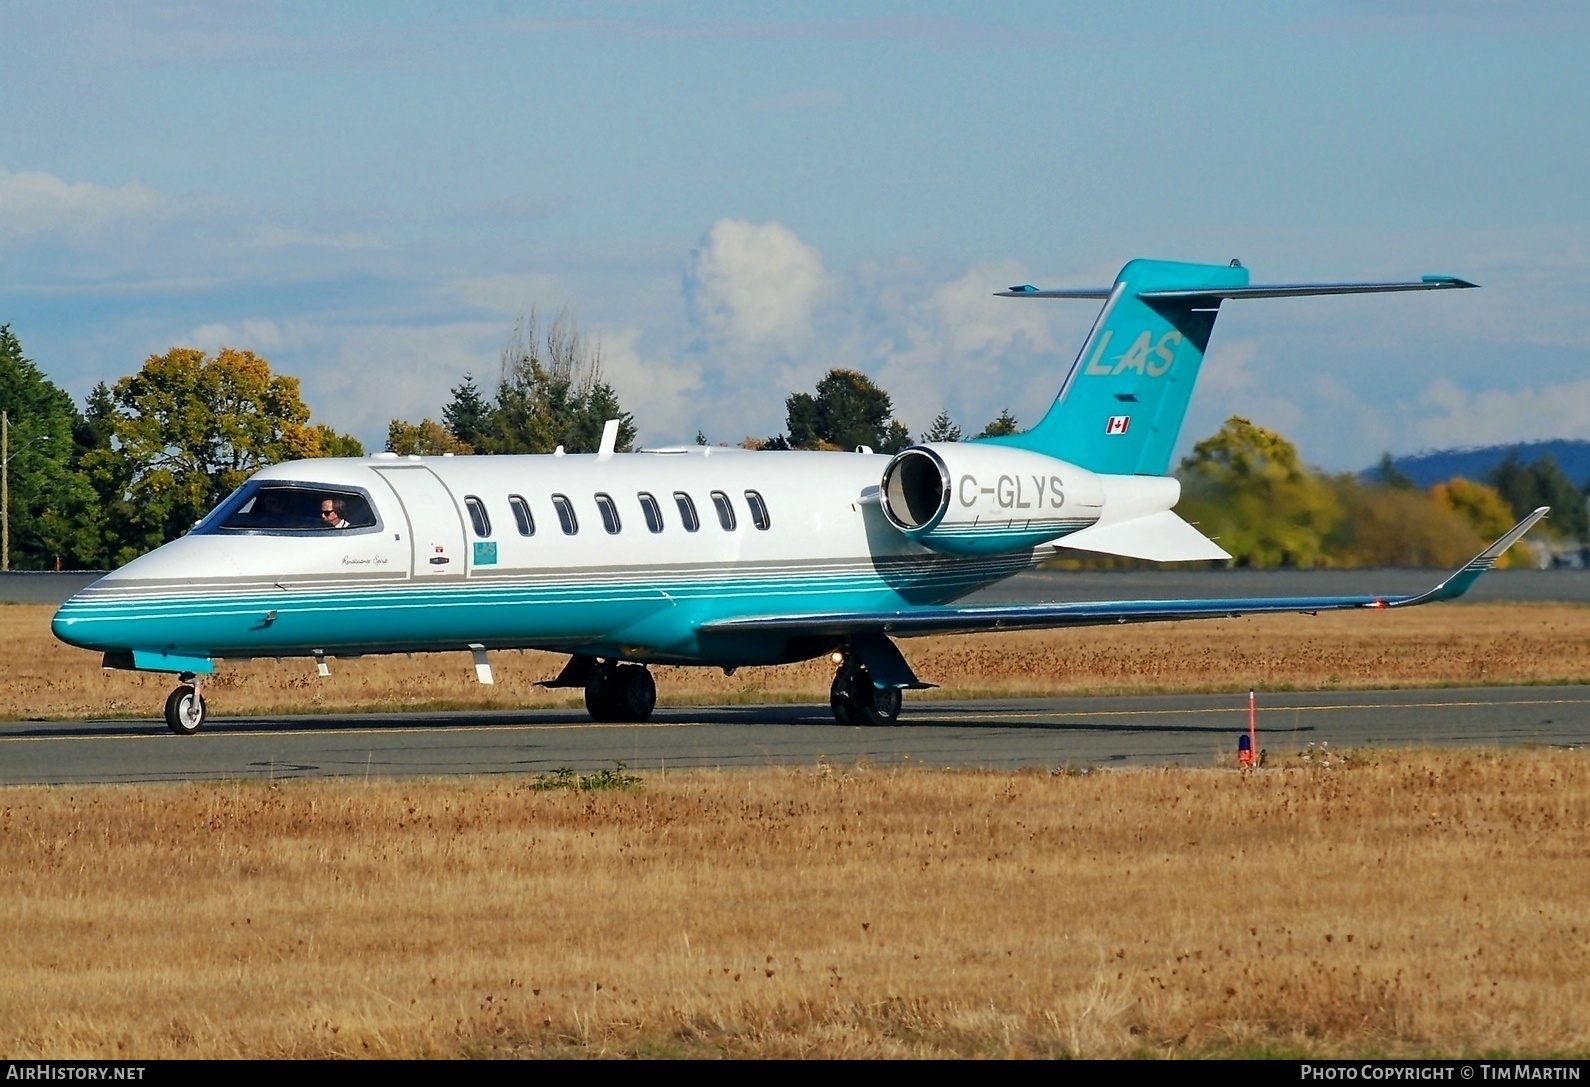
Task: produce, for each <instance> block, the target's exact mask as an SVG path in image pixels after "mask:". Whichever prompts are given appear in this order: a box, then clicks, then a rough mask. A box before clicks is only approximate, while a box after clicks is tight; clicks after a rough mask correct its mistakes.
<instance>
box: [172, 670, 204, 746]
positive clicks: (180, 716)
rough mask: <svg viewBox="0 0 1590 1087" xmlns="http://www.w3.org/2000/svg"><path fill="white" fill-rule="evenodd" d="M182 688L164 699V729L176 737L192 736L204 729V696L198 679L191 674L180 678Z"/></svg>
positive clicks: (185, 674) (188, 673)
mask: <svg viewBox="0 0 1590 1087" xmlns="http://www.w3.org/2000/svg"><path fill="white" fill-rule="evenodd" d="M181 680H182V686H180V687H178V688H177V689H176V690H174V691H172V692H171V697H169V698H167V699H166V727H168V728H169V729H171V731H172V732H175V733H176V734H177V735H178V736H192V735H193V734H194V733H195V732H198V731H199V729H200V728H202V727H204V718H205V705H204V695H203V694H202V693H201V692H200V685H199V677H198V676H196V675H194V674H193V673H191V672H187V673H184V674H183V675H182V676H181Z"/></svg>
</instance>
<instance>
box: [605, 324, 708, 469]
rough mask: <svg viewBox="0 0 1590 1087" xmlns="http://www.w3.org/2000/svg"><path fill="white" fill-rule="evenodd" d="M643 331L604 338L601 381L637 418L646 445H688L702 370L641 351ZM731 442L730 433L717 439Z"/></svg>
mask: <svg viewBox="0 0 1590 1087" xmlns="http://www.w3.org/2000/svg"><path fill="white" fill-rule="evenodd" d="M639 341H640V331H639V330H638V329H633V328H627V329H622V330H620V331H619V332H617V333H613V332H607V333H603V335H602V379H603V380H604V381H606V382H607V383H608V384H610V385H612V386H613V391H614V392H616V393H617V394H618V402H619V403H620V404H622V405H624V407H625V409H626V410H628V411H630V412H631V413H633V414H634V416H635V424H636V427H637V428H638V430H639V431H640V433H639V440H640V442H641V444H643V445H670V444H674V443H678V442H687V441H689V440H690V438H691V436H692V435H694V433H695V428H694V426H692V422H693V420H694V418H695V415H696V413H697V412H698V411H699V410H700V407H701V368H700V366H699V365H697V364H695V363H692V362H689V361H685V362H680V361H676V360H674V359H671V358H666V357H656V356H645V355H642V354H641V353H640V351H639V350H638V349H637V346H636V345H637V344H638V343H639ZM717 437H718V438H719V439H720V440H727V435H718V436H717Z"/></svg>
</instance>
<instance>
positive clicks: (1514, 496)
mask: <svg viewBox="0 0 1590 1087" xmlns="http://www.w3.org/2000/svg"><path fill="white" fill-rule="evenodd" d="M1486 479H1487V482H1489V483H1490V484H1491V485H1492V486H1494V487H1495V488H1496V490H1497V491H1498V492H1499V493H1500V494H1501V496H1502V498H1503V499H1505V500H1506V501H1507V504H1508V505H1509V506H1511V507H1512V509H1513V516H1514V517H1515V518H1521V517H1523V516H1524V515H1525V514H1527V513H1529V511H1531V510H1533V509H1536V508H1537V507H1540V506H1550V507H1551V518H1550V520H1549V521H1548V522H1547V524H1548V525H1549V527H1550V528H1551V530H1552V531H1553V532H1555V533H1557V534H1558V535H1559V536H1565V537H1568V538H1570V539H1574V540H1584V539H1586V538H1587V537H1590V516H1587V515H1586V512H1585V500H1584V495H1583V494H1581V493H1580V491H1579V488H1578V487H1575V486H1574V485H1573V481H1572V480H1570V479H1569V478H1568V477H1567V476H1566V475H1564V474H1563V470H1562V469H1561V468H1559V467H1557V461H1556V459H1555V458H1553V457H1550V456H1545V457H1541V458H1540V459H1539V460H1537V461H1534V462H1532V463H1530V464H1521V463H1520V462H1519V460H1518V451H1517V450H1516V449H1515V450H1513V451H1512V452H1510V453H1508V454H1507V457H1506V459H1504V460H1503V461H1502V463H1501V464H1498V465H1497V466H1496V467H1495V468H1493V469H1491V471H1490V474H1489V475H1488V476H1487V477H1486Z"/></svg>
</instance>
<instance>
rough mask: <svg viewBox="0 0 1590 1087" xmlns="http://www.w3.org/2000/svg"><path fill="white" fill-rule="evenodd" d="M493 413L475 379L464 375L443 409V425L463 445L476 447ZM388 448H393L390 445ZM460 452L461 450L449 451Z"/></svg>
mask: <svg viewBox="0 0 1590 1087" xmlns="http://www.w3.org/2000/svg"><path fill="white" fill-rule="evenodd" d="M490 412H491V405H490V404H489V403H488V402H487V400H486V398H485V397H484V396H482V395H481V392H480V389H479V388H477V387H476V386H475V379H474V377H473V376H472V375H470V374H465V375H464V380H463V381H462V382H461V383H460V384H458V385H455V386H454V387H453V399H452V400H451V401H449V402H448V404H447V406H446V407H444V408H443V409H442V423H443V424H444V425H445V426H446V427H447V429H448V430H449V431H451V432H452V435H453V437H454V438H456V439H458V440H459V441H460V442H462V443H463V444H465V445H467V446H470V447H474V446H475V445H477V444H478V443H479V442H480V440H481V436H482V434H483V433H484V428H485V425H486V416H487V415H488V414H489V413H490ZM387 448H389V449H390V448H391V446H390V445H388V446H387ZM448 452H459V450H448Z"/></svg>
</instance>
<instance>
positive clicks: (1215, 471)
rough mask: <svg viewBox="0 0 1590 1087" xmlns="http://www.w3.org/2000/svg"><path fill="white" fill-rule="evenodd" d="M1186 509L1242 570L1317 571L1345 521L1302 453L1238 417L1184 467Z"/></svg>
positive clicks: (1183, 506) (1198, 448)
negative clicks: (1328, 539)
mask: <svg viewBox="0 0 1590 1087" xmlns="http://www.w3.org/2000/svg"><path fill="white" fill-rule="evenodd" d="M1179 474H1180V476H1181V480H1182V488H1183V498H1182V502H1181V506H1180V508H1181V510H1182V511H1183V514H1184V515H1185V516H1187V517H1188V518H1189V519H1191V520H1194V521H1197V522H1198V523H1199V527H1200V528H1201V529H1202V531H1203V532H1204V533H1205V534H1206V535H1209V536H1213V537H1215V538H1216V539H1217V540H1218V541H1219V543H1220V546H1222V547H1224V548H1225V549H1226V550H1227V551H1228V552H1230V553H1231V556H1232V559H1233V561H1234V562H1235V563H1236V565H1238V566H1316V565H1319V564H1320V563H1321V561H1322V560H1323V559H1324V558H1325V543H1326V536H1327V534H1328V533H1329V532H1330V531H1331V529H1332V528H1333V527H1334V526H1335V524H1336V522H1337V519H1338V518H1339V517H1340V516H1341V506H1340V503H1339V502H1338V500H1337V497H1336V495H1335V494H1334V493H1333V491H1332V490H1331V488H1330V487H1329V486H1328V485H1327V484H1326V483H1325V481H1324V480H1323V479H1321V478H1320V477H1319V476H1318V475H1317V474H1315V473H1314V472H1312V471H1310V470H1309V469H1308V467H1307V466H1306V465H1304V464H1303V462H1302V459H1301V458H1300V457H1299V456H1298V452H1297V447H1296V446H1295V445H1293V444H1292V443H1291V442H1289V441H1287V440H1286V439H1285V438H1283V437H1281V436H1280V435H1279V434H1277V433H1276V432H1275V431H1273V430H1266V429H1265V428H1264V427H1261V426H1255V425H1254V424H1253V423H1251V422H1249V421H1248V420H1247V419H1244V418H1242V417H1241V416H1237V415H1233V416H1232V417H1231V418H1229V419H1227V420H1226V422H1225V425H1223V426H1222V427H1221V428H1220V430H1219V431H1217V432H1216V433H1215V434H1213V435H1211V436H1210V437H1208V438H1205V439H1204V440H1203V441H1201V442H1199V443H1198V444H1197V445H1195V446H1193V451H1192V454H1191V455H1190V456H1188V457H1187V458H1185V459H1184V460H1183V461H1182V462H1181V471H1180V473H1179Z"/></svg>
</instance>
